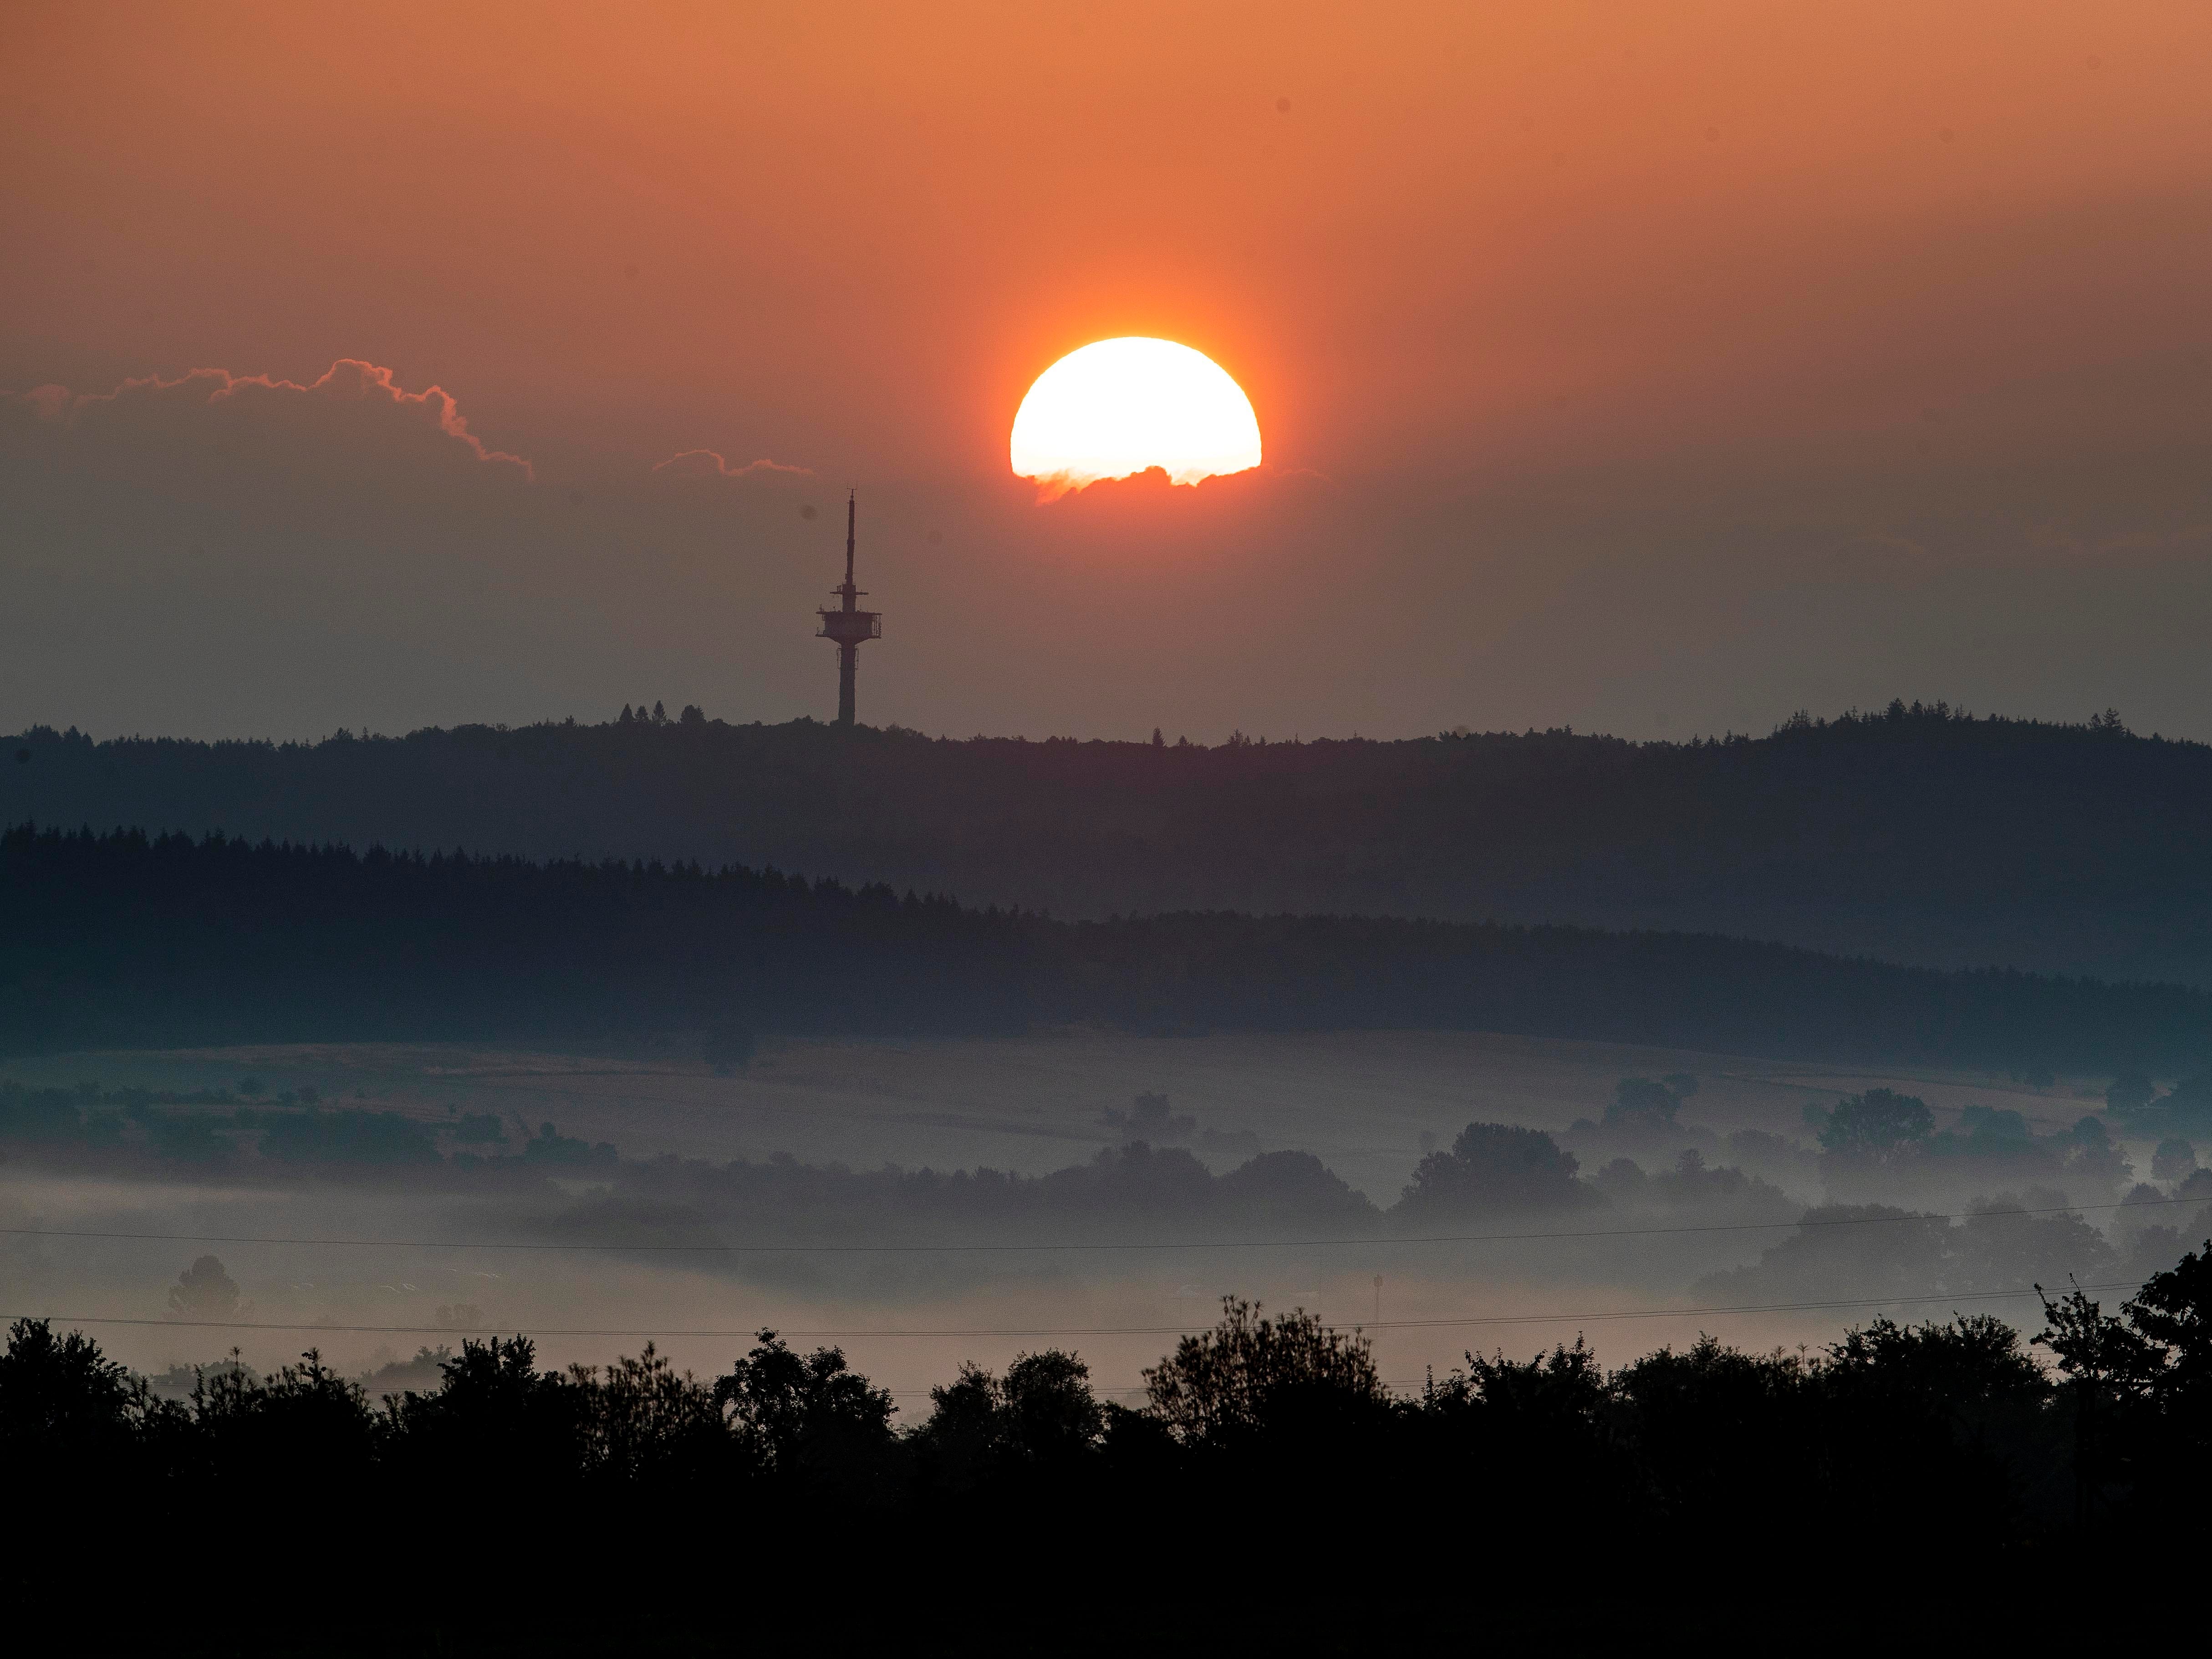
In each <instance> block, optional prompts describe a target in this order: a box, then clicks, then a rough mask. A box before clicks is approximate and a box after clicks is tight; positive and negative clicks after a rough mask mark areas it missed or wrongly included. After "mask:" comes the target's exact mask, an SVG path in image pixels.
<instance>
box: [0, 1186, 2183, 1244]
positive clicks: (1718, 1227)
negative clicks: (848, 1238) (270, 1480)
mask: <svg viewBox="0 0 2212 1659" xmlns="http://www.w3.org/2000/svg"><path fill="white" fill-rule="evenodd" d="M2205 1202H2207V1200H2203V1199H2199V1198H2158V1199H2142V1200H2134V1201H2123V1202H2120V1203H2116V1204H2056V1205H2050V1206H2043V1207H2039V1208H2032V1209H2016V1210H2015V1209H2006V1210H1960V1211H1948V1212H1936V1211H1917V1210H1909V1211H1903V1212H1899V1213H1898V1214H1895V1215H1866V1216H1823V1217H1812V1216H1807V1217H1803V1218H1799V1219H1797V1220H1795V1221H1716V1222H1697V1223H1691V1224H1687V1225H1680V1226H1666V1227H1601V1228H1589V1229H1583V1230H1557V1229H1553V1230H1547V1231H1537V1232H1514V1233H1413V1234H1399V1235H1395V1236H1394V1235H1390V1234H1385V1233H1377V1234H1372V1235H1369V1236H1367V1237H1337V1238H1258V1239H1251V1238H1243V1239H1240V1238H1219V1239H1166V1240H1155V1239H1122V1240H1096V1241H1073V1242H1053V1243H957V1244H932V1243H896V1244H799V1243H775V1244H760V1243H751V1244H729V1243H626V1244H621V1243H618V1244H602V1243H578V1242H573V1241H563V1240H544V1239H540V1240H512V1239H440V1238H330V1237H312V1236H284V1235H276V1234H260V1233H191V1232H161V1233H155V1232H126V1231H112V1230H105V1229H94V1228H84V1227H0V1237H11V1238H82V1239H114V1240H124V1241H137V1242H142V1243H171V1244H284V1245H313V1246H320V1247H334V1248H346V1249H392V1250H549V1251H570V1252H608V1253H619V1254H623V1255H630V1254H636V1255H652V1254H664V1253H665V1254H686V1253H692V1254H701V1253H704V1254H714V1253H720V1254H722V1255H956V1254H965V1253H979V1254H981V1253H989V1254H1024V1253H1034V1254H1048V1253H1059V1252H1071V1251H1079V1250H1106V1251H1159V1250H1287V1249H1340V1248H1352V1247H1360V1248H1366V1247H1372V1246H1398V1245H1408V1244H1510V1243H1539V1242H1542V1241H1545V1240H1552V1239H1558V1240H1577V1239H1596V1238H1653V1237H1667V1236H1670V1235H1680V1234H1692V1233H1737V1232H1773V1231H1779V1230H1783V1229H1787V1228H1792V1227H1868V1226H1879V1225H1899V1224H1902V1223H1905V1222H1914V1221H1918V1222H1928V1221H1942V1222H1953V1221H1971V1220H1978V1219H1984V1218H1993V1219H2001V1218H2009V1217H2014V1216H2048V1215H2071V1214H2078V1213H2084V1212H2092V1211H2103V1210H2122V1209H2126V1210H2148V1209H2157V1208H2163V1207H2167V1206H2174V1205H2191V1204H2199V1203H2205Z"/></svg>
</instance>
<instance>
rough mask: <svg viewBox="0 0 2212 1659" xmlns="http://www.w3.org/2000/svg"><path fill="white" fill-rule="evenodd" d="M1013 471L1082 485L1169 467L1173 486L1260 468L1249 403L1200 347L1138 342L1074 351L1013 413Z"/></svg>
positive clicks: (1039, 381) (1094, 345)
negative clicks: (1227, 473)
mask: <svg viewBox="0 0 2212 1659" xmlns="http://www.w3.org/2000/svg"><path fill="white" fill-rule="evenodd" d="M1011 448H1012V457H1013V465H1014V471H1016V472H1017V473H1018V474H1019V475H1020V476H1021V477H1024V478H1035V479H1037V480H1038V481H1039V482H1041V483H1057V484H1062V485H1067V486H1077V485H1082V484H1087V483H1093V482H1095V481H1097V479H1100V478H1126V477H1128V476H1129V475H1130V474H1131V473H1133V472H1142V471H1144V470H1145V469H1146V467H1151V466H1157V467H1161V468H1164V469H1165V471H1166V472H1167V475H1168V477H1170V479H1172V480H1174V482H1176V483H1184V484H1188V483H1197V482H1198V481H1199V480H1200V478H1207V477H1212V476H1214V475H1215V474H1216V473H1221V472H1242V471H1244V470H1245V469H1246V468H1247V467H1254V466H1257V465H1260V422H1259V418H1258V416H1255V415H1254V414H1253V412H1252V400H1251V399H1250V398H1247V397H1246V396H1245V395H1244V391H1243V387H1241V386H1238V385H1237V382H1236V381H1234V380H1231V379H1230V378H1229V376H1228V374H1226V373H1225V372H1224V370H1223V369H1222V368H1221V366H1220V365H1219V364H1218V363H1216V362H1214V361H1213V360H1212V358H1211V357H1208V356H1206V354H1205V353H1204V352H1202V351H1193V350H1192V349H1190V348H1189V347H1188V346H1187V345H1177V344H1176V343H1175V342H1174V341H1173V340H1148V339H1145V338H1143V337H1139V336H1131V337H1127V338H1124V339H1119V340H1099V341H1096V342H1094V343H1091V344H1090V345H1087V346H1085V347H1084V348H1083V349H1081V350H1080V351H1071V352H1069V353H1068V354H1067V356H1065V357H1062V358H1061V359H1060V361H1059V362H1056V363H1054V365H1053V366H1052V367H1051V368H1048V369H1047V370H1045V372H1044V373H1043V374H1040V375H1038V376H1037V378H1036V385H1034V386H1031V387H1030V390H1029V396H1027V397H1026V398H1023V399H1022V406H1021V408H1020V409H1019V410H1018V411H1017V412H1016V413H1015V416H1014V435H1013V441H1012V445H1011Z"/></svg>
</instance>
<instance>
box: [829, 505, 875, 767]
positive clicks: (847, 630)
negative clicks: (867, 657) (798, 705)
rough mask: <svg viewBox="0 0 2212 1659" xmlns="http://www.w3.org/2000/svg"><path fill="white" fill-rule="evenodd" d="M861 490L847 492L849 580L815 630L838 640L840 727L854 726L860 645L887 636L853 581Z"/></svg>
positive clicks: (847, 568)
mask: <svg viewBox="0 0 2212 1659" xmlns="http://www.w3.org/2000/svg"><path fill="white" fill-rule="evenodd" d="M859 501H860V488H859V486H858V485H855V486H854V488H852V489H848V491H846V493H845V580H844V582H843V583H842V585H841V586H836V587H833V588H831V589H830V590H829V591H830V592H832V593H833V594H835V595H836V598H837V608H836V610H835V611H829V610H823V611H816V612H815V613H814V614H815V615H816V616H817V617H821V618H822V626H821V627H820V628H818V629H816V630H815V635H816V637H817V638H819V639H825V640H835V641H837V724H838V725H840V726H850V725H852V723H853V681H854V671H855V670H856V669H857V668H858V667H859V665H860V644H861V641H864V640H879V639H881V638H883V636H884V619H883V615H882V613H881V612H879V611H863V610H861V609H860V603H859V602H860V599H861V597H862V590H861V589H860V587H859V586H856V585H855V584H854V580H853V544H854V522H855V520H856V519H857V517H858V515H859V510H860V509H859V506H858V502H859Z"/></svg>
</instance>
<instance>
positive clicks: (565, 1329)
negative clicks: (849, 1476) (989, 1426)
mask: <svg viewBox="0 0 2212 1659" xmlns="http://www.w3.org/2000/svg"><path fill="white" fill-rule="evenodd" d="M2141 1288H2142V1282H2141V1281H2140V1280H2129V1281H2125V1282H2120V1283H2112V1284H2097V1285H2082V1286H2081V1289H2083V1290H2085V1291H2134V1290H2140V1289H2141ZM2041 1294H2042V1292H2041V1291H2038V1290H2036V1289H2035V1288H2034V1287H2033V1286H2030V1287H2028V1288H2027V1289H2024V1290H2014V1291H1960V1292H1956V1293H1950V1292H1946V1293H1939V1294H1936V1295H1932V1296H1877V1297H1850V1298H1844V1299H1836V1300H1830V1301H1822V1302H1758V1303H1743V1304H1736V1305H1734V1306H1728V1307H1702V1308H1611V1309H1596V1310H1589V1311H1587V1312H1582V1313H1541V1314H1470V1315H1466V1316H1461V1317H1456V1318H1450V1319H1386V1320H1380V1321H1372V1322H1368V1321H1363V1322H1358V1323H1357V1324H1354V1325H1352V1329H1353V1330H1357V1331H1405V1330H1437V1329H1445V1328H1459V1327H1472V1326H1479V1325H1564V1324H1576V1323H1589V1322H1596V1321H1600V1320H1620V1319H1689V1318H1702V1317H1705V1316H1708V1315H1716V1314H1758V1313H1805V1312H1818V1311H1826V1310H1834V1309H1839V1308H1901V1307H1915V1306H1919V1305H1922V1304H1927V1303H1931V1302H1954V1303H1955V1302H2000V1301H2007V1300H2018V1299H2020V1298H2022V1297H2031V1296H2033V1297H2040V1296H2041ZM0 1319H7V1320H10V1321H14V1320H18V1319H43V1320H46V1321H47V1322H50V1323H52V1324H58V1325H136V1326H154V1327H158V1328H163V1329H167V1330H177V1331H184V1330H222V1331H310V1332H330V1333H333V1334H349V1335H370V1336H459V1337H464V1338H466V1337H471V1336H476V1335H480V1334H481V1335H502V1336H504V1335H513V1336H531V1337H544V1336H604V1337H647V1338H658V1337H692V1336H702V1337H706V1336H711V1337H751V1336H756V1335H757V1334H759V1332H760V1331H761V1330H762V1329H763V1326H762V1325H752V1326H748V1327H746V1328H743V1329H722V1328H713V1329H704V1328H696V1327H684V1328H676V1327H659V1328H622V1329H597V1328H591V1329H587V1328H580V1327H575V1326H523V1327H518V1328H513V1330H511V1331H510V1330H507V1329H505V1328H502V1329H501V1330H499V1331H496V1332H482V1333H478V1332H473V1331H457V1330H455V1329H453V1328H452V1327H451V1326H447V1325H335V1324H309V1323H305V1322H291V1321H283V1320H258V1319H194V1320H178V1319H142V1318H127V1317H124V1316H106V1315H79V1314H0ZM766 1328H769V1329H775V1330H776V1334H778V1335H779V1336H787V1337H799V1338H802V1339H807V1340H821V1339H823V1338H827V1337H842V1338H845V1339H847V1340H858V1339H861V1338H875V1337H1009V1336H1018V1337H1039V1336H1054V1337H1060V1336H1194V1335H1197V1334H1199V1333H1200V1332H1202V1331H1207V1330H1211V1329H1212V1326H1210V1325H1081V1326H1079V1325H1040V1326H1033V1327H997V1326H975V1327H947V1328H897V1329H883V1330H860V1329H854V1328H827V1329H822V1330H785V1329H779V1328H775V1327H774V1326H767V1327H766Z"/></svg>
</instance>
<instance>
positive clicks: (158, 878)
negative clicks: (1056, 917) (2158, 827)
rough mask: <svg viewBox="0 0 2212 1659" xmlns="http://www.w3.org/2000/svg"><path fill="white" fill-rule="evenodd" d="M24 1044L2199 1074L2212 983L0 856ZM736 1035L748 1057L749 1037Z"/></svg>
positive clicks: (543, 880) (844, 894) (409, 867)
mask: <svg viewBox="0 0 2212 1659" xmlns="http://www.w3.org/2000/svg"><path fill="white" fill-rule="evenodd" d="M0 909H4V912H5V914H6V915H7V916H8V920H9V926H8V927H7V928H6V930H5V931H4V933H0V1052H11V1053H25V1052H38V1051H53V1050H61V1049H70V1048H95V1047H133V1048H137V1047H170V1046H194V1045H205V1044H212V1043H223V1042H286V1041H291V1042H301V1041H336V1040H348V1039H377V1038H404V1039H411V1040H422V1039H431V1038H455V1039H462V1038H503V1037H506V1038H511V1037H526V1036H541V1037H542V1036H562V1037H570V1038H574V1037H586V1038H588V1037H593V1036H623V1035H630V1036H635V1035H636V1034H639V1033H644V1032H653V1031H666V1030H693V1031H700V1030H706V1031H708V1032H710V1033H713V1034H714V1036H713V1038H712V1043H713V1046H714V1047H715V1050H716V1054H718V1056H720V1059H719V1060H718V1062H717V1063H720V1064H730V1063H739V1062H741V1060H742V1054H743V1052H744V1049H743V1042H744V1038H745V1036H746V1035H747V1034H749V1033H750V1032H751V1031H754V1030H763V1031H781V1032H793V1033H808V1032H856V1033H867V1032H882V1033H927V1034H939V1035H957V1034H987V1033H1001V1032H1013V1031H1019V1030H1025V1029H1028V1028H1030V1027H1033V1026H1036V1025H1037V1024H1055V1023H1066V1022H1084V1021H1087V1022H1101V1023H1105V1024H1111V1025H1115V1026H1118V1027H1122V1028H1126V1029H1129V1030H1139V1031H1150V1032H1158V1033H1174V1032H1187V1031H1195V1030H1219V1029H1239V1030H1330V1029H1361V1028H1364V1029H1379V1028H1401V1029H1457V1030H1492V1031H1503V1032H1513V1033H1526V1034H1531V1035H1539V1036H1559V1037H1577V1038H1602V1039H1607V1040H1613V1041H1620V1042H1645V1043H1653V1044H1661V1045H1666V1046H1673V1047H1681V1048H1705V1049H1711V1050H1718V1051H1724V1052H1731V1053H1751V1054H1771V1055H1787V1056H1796V1057H1804V1058H1817V1059H1824V1060H1872V1059H1881V1060H1920V1061H1926V1062H1931V1063H1942V1064H1951V1065H1972V1066H1995V1067H1996V1068H1998V1069H2013V1068H2017V1067H2018V1066H2021V1065H2022V1064H2023V1063H2032V1064H2033V1065H2036V1066H2043V1067H2045V1068H2053V1069H2074V1070H2097V1071H2103V1072H2108V1073H2109V1072H2114V1071H2119V1070H2122V1069H2124V1068H2128V1067H2143V1068H2156V1069H2159V1070H2160V1071H2165V1072H2168V1073H2172V1072H2178V1071H2188V1070H2193V1069H2195V1068H2196V1067H2197V1066H2200V1065H2201V1064H2202V1063H2203V1061H2204V1060H2205V1059H2206V1058H2207V1057H2208V1055H2212V994H2206V993H2203V992H2201V991H2196V990H2191V989H2188V988H2185V987H2176V986H2155V985H2135V984H2124V985H2112V984H2106V983H2102V982H2100V981H2088V980H2070V979H2053V978H2043V977H2038V976H2035V975H2026V974H2020V973H2014V972H2008V971H1998V970H1978V971H1960V972H1942V971H1937V970H1933V969H1910V968H1902V967H1897V966H1893V965H1889V964H1885V963H1877V962H1872V961H1866V960H1861V959H1856V958H1844V957H1826V956H1820V955H1817V954H1814V953H1813V952H1810V951H1798V950H1792V949H1789V948H1786V947H1784V946H1781V945H1763V944H1758V943H1753V942H1750V941H1746V940H1741V939H1723V938H1718V937H1715V936H1710V935H1697V934H1677V933H1598V932H1593V931H1590V930H1587V929H1582V928H1572V927H1505V926H1492V925H1484V924H1469V925H1455V924H1445V923H1438V922H1422V921H1388V920H1376V919H1370V918H1357V917H1344V916H1308V917H1294V916H1244V915H1226V914H1206V915H1172V916H1156V917H1150V918H1144V919H1138V920H1127V921H1105V922H1076V923H1065V922H1054V921H1050V920H1048V919H1047V918H1044V917H1042V916H1038V915H1030V914H1025V913H1020V912H1012V911H1004V910H995V909H982V910H975V909H971V908H964V907H963V906H961V905H958V904H957V903H954V902H951V901H950V900H947V899H943V898H933V897H922V896H916V895H915V894H913V893H908V894H906V895H904V896H901V895H899V894H896V893H895V892H893V891H892V890H890V889H889V888H887V887H882V886H872V887H860V888H857V889H855V888H848V887H845V886H842V885H841V884H837V883H836V882H833V881H828V880H817V881H807V880H804V879H801V878H795V877H789V876H786V875H784V874H781V872H777V871H775V870H772V869H771V870H750V869H742V868H735V867H732V868H726V869H721V870H717V871H711V872H710V871H707V870H703V869H702V868H700V867H698V866H696V865H679V866H662V865H659V864H629V865H623V864H601V865H586V864H578V863H556V864H550V865H542V864H533V863H530V862H527V861H526V860H519V859H511V858H500V859H477V858H471V857H469V856H467V855H465V854H436V855H430V856H417V855H415V854H391V853H387V852H385V851H383V850H381V849H377V848H372V849H371V850H370V851H369V852H368V853H366V854H356V853H353V852H351V851H349V850H347V849H345V848H335V847H320V848H307V847H283V846H276V845H273V844H270V843H266V842H264V843H262V844H259V845H253V846H249V845H247V844H246V842H242V841H236V840H228V839H224V838H222V837H220V836H211V837H210V838H208V839H206V840H203V841H194V840H191V839H190V838H189V837H186V836H157V837H149V836H144V835H143V834H140V833H138V832H136V831H117V832H115V833H112V834H108V835H94V834H93V833H91V832H90V831H81V832H77V833H74V834H64V833H61V832H58V831H53V830H47V831H44V832H35V833H34V832H33V831H32V830H31V829H28V828H19V829H15V830H12V831H10V832H9V833H8V834H7V835H5V836H0ZM733 1045H734V1046H733Z"/></svg>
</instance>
